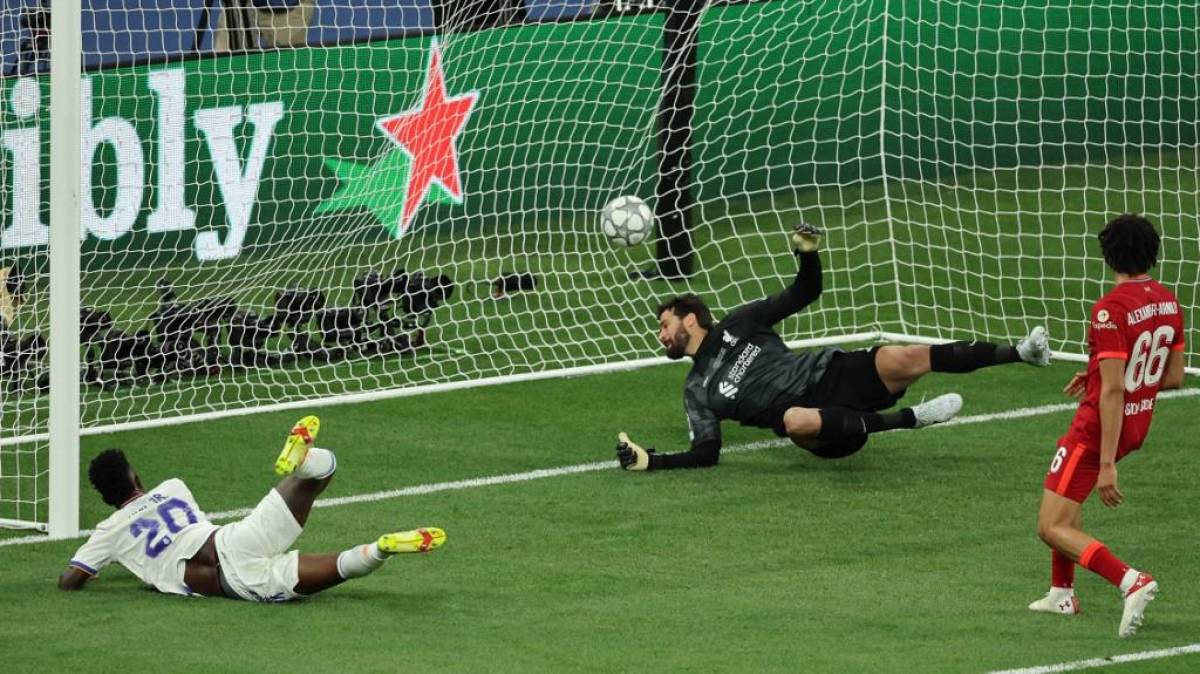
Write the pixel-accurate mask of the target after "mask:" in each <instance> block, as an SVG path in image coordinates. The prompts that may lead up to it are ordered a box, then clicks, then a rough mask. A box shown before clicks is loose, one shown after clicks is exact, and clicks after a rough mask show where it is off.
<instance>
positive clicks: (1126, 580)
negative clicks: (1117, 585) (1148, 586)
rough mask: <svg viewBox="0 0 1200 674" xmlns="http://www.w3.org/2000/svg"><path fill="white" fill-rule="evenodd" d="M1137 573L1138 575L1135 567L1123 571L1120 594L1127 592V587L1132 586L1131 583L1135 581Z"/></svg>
mask: <svg viewBox="0 0 1200 674" xmlns="http://www.w3.org/2000/svg"><path fill="white" fill-rule="evenodd" d="M1138 575H1139V572H1138V570H1137V569H1134V568H1130V569H1129V570H1128V571H1126V572H1125V575H1124V576H1121V593H1122V594H1124V593H1126V592H1128V591H1129V588H1131V587H1133V584H1134V583H1136V582H1137V579H1138Z"/></svg>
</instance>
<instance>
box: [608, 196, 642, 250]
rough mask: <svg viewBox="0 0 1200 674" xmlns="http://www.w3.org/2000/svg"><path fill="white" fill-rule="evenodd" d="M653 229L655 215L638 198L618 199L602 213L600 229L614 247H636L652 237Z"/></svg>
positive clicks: (611, 202)
mask: <svg viewBox="0 0 1200 674" xmlns="http://www.w3.org/2000/svg"><path fill="white" fill-rule="evenodd" d="M653 228H654V214H653V213H651V212H650V207H649V206H647V205H646V202H644V201H642V200H641V199H639V198H637V197H633V196H624V197H617V198H616V199H613V200H612V201H610V202H608V204H606V205H605V206H604V210H603V211H601V212H600V229H601V230H603V231H604V236H607V237H608V241H609V243H611V244H612V245H614V246H622V247H624V246H636V245H638V244H639V243H641V242H643V241H645V240H646V237H648V236H650V230H651V229H653Z"/></svg>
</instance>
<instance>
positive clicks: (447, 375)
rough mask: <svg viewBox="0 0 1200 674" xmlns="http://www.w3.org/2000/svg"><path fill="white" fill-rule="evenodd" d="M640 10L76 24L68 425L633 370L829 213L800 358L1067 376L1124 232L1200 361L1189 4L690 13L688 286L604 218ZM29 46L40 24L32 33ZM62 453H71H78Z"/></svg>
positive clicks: (12, 403)
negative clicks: (980, 343) (909, 351)
mask: <svg viewBox="0 0 1200 674" xmlns="http://www.w3.org/2000/svg"><path fill="white" fill-rule="evenodd" d="M674 6H675V4H674V3H673V2H670V1H665V2H663V1H655V0H633V1H632V2H613V3H608V2H602V3H597V2H595V1H594V0H525V1H523V2H522V1H517V0H513V1H501V0H475V1H473V2H467V1H464V2H457V3H455V2H451V3H433V4H430V3H426V2H423V1H422V0H370V1H366V0H362V1H360V0H223V1H221V2H209V3H201V2H190V1H187V0H170V1H169V2H153V3H151V2H144V3H136V2H135V3H126V4H125V6H123V7H120V8H117V7H116V6H115V5H110V4H108V3H104V4H101V3H96V4H94V5H90V6H89V4H88V3H85V6H84V12H83V24H84V38H83V44H84V61H85V72H84V73H83V76H82V77H81V98H82V101H83V105H82V110H81V114H80V134H81V143H82V155H83V158H84V162H83V167H82V171H81V182H80V186H81V191H82V200H83V204H82V216H81V217H82V230H83V231H82V233H81V234H82V237H83V244H82V246H83V252H82V259H81V268H82V278H81V284H82V306H81V307H80V310H81V350H82V353H83V354H84V355H83V361H84V372H83V373H81V381H82V384H81V386H82V401H81V402H82V418H81V425H82V427H83V429H84V430H83V432H84V433H96V432H100V431H105V430H114V429H120V428H130V427H142V426H148V425H154V424H168V423H181V422H184V421H187V420H192V419H196V418H201V417H211V416H222V415H234V414H245V413H250V412H254V411H262V410H270V409H280V408H286V407H289V406H302V405H305V404H307V403H308V402H310V401H313V400H316V399H322V400H341V401H356V400H367V399H371V398H377V397H385V396H394V395H406V394H411V393H414V392H419V391H426V390H430V389H434V388H439V387H440V388H445V387H456V386H474V385H481V384H486V383H493V382H498V381H509V380H512V379H514V378H522V377H543V376H559V375H561V374H563V373H564V372H578V371H581V370H587V369H605V368H618V367H628V366H630V365H636V364H641V363H644V362H650V361H648V360H647V359H652V358H655V357H656V356H658V355H659V353H660V348H659V347H658V345H657V343H656V341H655V330H656V321H655V317H654V316H653V309H652V308H653V306H654V304H655V303H656V302H657V301H659V300H661V299H662V298H663V297H665V296H669V295H671V294H675V293H680V292H685V291H694V292H697V293H700V294H701V295H703V296H705V297H706V298H707V299H708V300H709V301H710V303H711V305H712V306H713V307H714V310H715V311H716V313H717V314H718V315H719V314H721V313H723V312H724V311H727V310H729V309H731V308H733V307H734V306H736V305H738V304H740V303H742V302H746V301H750V300H753V299H757V298H759V297H762V296H763V295H765V294H767V293H771V292H775V291H777V290H778V289H779V288H780V287H781V286H782V285H783V284H784V283H786V282H788V280H789V279H790V277H791V276H792V275H793V274H794V271H795V267H794V261H793V258H792V257H791V256H790V255H789V254H788V253H787V232H788V231H789V229H790V227H791V225H792V224H793V223H794V222H796V221H797V220H801V219H803V220H806V221H809V222H812V223H814V224H818V225H820V226H823V227H825V228H826V229H827V230H828V232H829V234H828V237H827V251H828V252H827V253H825V254H824V262H825V267H826V276H825V286H826V288H827V291H826V294H825V296H824V297H823V298H822V300H821V302H820V303H819V304H817V305H816V306H814V307H812V308H810V309H809V310H807V311H805V312H804V313H803V314H802V315H800V316H798V317H795V318H791V319H788V320H787V321H785V322H784V323H783V324H782V325H781V330H782V332H783V333H784V334H785V336H786V337H787V338H789V339H792V340H797V343H798V344H801V345H803V344H809V345H812V344H817V343H828V342H832V341H844V340H847V339H859V340H864V339H898V338H905V339H915V340H941V339H951V338H972V337H975V338H980V339H994V340H1014V339H1017V338H1019V337H1021V336H1023V335H1024V334H1025V333H1026V332H1027V331H1028V329H1029V328H1031V327H1032V326H1034V325H1038V324H1045V325H1046V326H1047V327H1048V328H1049V330H1050V334H1051V337H1052V343H1053V346H1054V348H1055V350H1056V351H1060V352H1063V353H1066V354H1075V355H1079V354H1081V353H1082V350H1083V348H1084V347H1083V344H1082V340H1083V336H1084V327H1085V325H1084V320H1085V319H1086V312H1087V309H1088V306H1089V303H1090V302H1091V301H1092V300H1094V299H1095V298H1096V297H1098V296H1099V295H1100V294H1101V293H1102V292H1103V289H1104V287H1105V283H1106V273H1105V270H1104V267H1103V263H1102V261H1101V260H1100V259H1099V257H1098V253H1097V249H1096V245H1095V242H1094V235H1095V232H1096V231H1097V229H1098V227H1099V226H1101V225H1102V223H1103V222H1104V221H1105V220H1107V219H1108V218H1109V217H1111V216H1112V215H1114V214H1116V213H1119V212H1122V211H1137V212H1141V213H1145V214H1147V215H1149V216H1150V217H1151V219H1152V220H1153V221H1154V222H1155V223H1156V224H1157V225H1158V227H1159V228H1160V231H1161V232H1162V234H1163V236H1164V247H1163V255H1162V258H1163V262H1162V264H1161V265H1160V267H1159V268H1158V270H1157V274H1158V275H1159V277H1160V278H1161V279H1162V280H1164V281H1165V282H1167V283H1168V284H1170V285H1172V286H1173V287H1175V288H1176V290H1177V291H1178V294H1179V296H1180V300H1181V303H1182V304H1183V306H1185V307H1188V308H1189V309H1188V311H1189V313H1188V314H1187V315H1186V316H1185V322H1186V324H1187V325H1188V326H1189V330H1190V333H1189V335H1188V339H1187V342H1188V345H1189V346H1188V349H1189V351H1188V365H1189V366H1195V365H1197V361H1196V355H1195V354H1196V347H1195V346H1194V345H1195V344H1197V343H1198V341H1200V340H1197V337H1198V336H1200V335H1197V333H1196V331H1195V325H1196V319H1197V318H1198V317H1197V316H1196V315H1195V312H1194V310H1193V309H1191V308H1192V307H1195V306H1196V305H1197V300H1198V299H1200V298H1198V297H1197V288H1198V287H1200V229H1198V227H1197V224H1196V219H1195V218H1196V215H1195V214H1196V213H1197V212H1198V206H1200V204H1197V195H1198V194H1200V186H1198V184H1197V170H1196V163H1197V154H1196V141H1197V133H1198V131H1200V125H1198V123H1197V120H1198V119H1200V109H1198V106H1197V96H1198V93H1197V84H1198V81H1197V70H1198V68H1200V65H1198V64H1200V51H1198V47H1197V38H1198V37H1200V36H1198V30H1197V25H1198V23H1200V17H1198V16H1197V3H1196V2H1195V1H1194V0H1193V1H1191V2H1187V1H1185V2H1179V3H1170V4H1163V3H1148V2H1127V3H1119V6H1116V5H1112V6H1109V5H1105V6H1099V5H1095V4H1092V3H1082V2H1069V1H1066V0H1048V1H1047V2H1042V3H1032V4H1031V3H1027V2H1018V1H1017V0H999V1H993V2H984V3H980V4H979V5H978V6H971V7H967V6H965V5H964V4H963V3H958V2H948V1H936V2H920V3H912V2H895V1H892V2H888V1H887V0H857V1H850V2H847V1H837V2H834V1H832V0H828V1H816V2H789V1H785V0H773V1H766V2H752V3H723V2H713V3H711V4H709V5H708V6H707V7H704V8H703V14H702V18H701V20H700V23H699V28H698V31H696V33H695V35H694V36H693V37H694V40H695V43H696V46H697V63H696V67H695V71H694V76H695V87H694V97H695V99H694V106H695V109H694V115H693V117H692V120H691V125H690V140H691V142H690V173H691V180H692V186H691V190H692V194H693V196H694V198H695V202H696V204H695V207H694V209H693V211H692V227H691V230H690V237H691V241H692V245H693V246H694V273H693V274H692V275H691V276H689V277H688V278H687V279H686V280H684V281H678V282H666V281H653V280H631V279H630V278H629V276H628V273H629V272H630V271H631V270H633V269H644V268H647V267H650V266H652V265H653V264H654V261H655V254H656V253H655V246H654V244H653V243H651V244H650V245H642V246H639V247H634V248H628V249H624V248H623V249H617V248H613V247H612V246H610V245H609V243H608V242H607V241H606V240H605V239H604V237H603V236H602V234H601V233H600V228H599V223H598V219H597V215H598V212H599V210H600V208H601V207H602V206H603V204H605V203H606V202H608V201H609V200H610V199H612V198H613V197H615V196H619V195H623V194H630V195H637V196H640V197H642V198H643V199H646V200H647V201H650V202H651V203H653V202H654V201H655V199H656V196H657V195H656V190H657V189H658V188H657V185H658V171H659V152H658V141H657V139H658V135H657V134H658V125H659V120H660V114H659V110H658V107H659V102H660V98H661V96H662V93H663V86H662V82H663V80H664V77H665V73H664V72H663V68H662V64H663V59H664V56H663V54H664V47H663V42H664V24H665V23H666V22H667V21H668V20H669V12H670V11H671V9H672V7H674ZM41 7H42V5H41V4H40V3H39V2H37V0H12V1H11V2H6V4H5V9H6V12H7V13H6V14H5V15H4V16H3V17H2V18H3V23H2V25H0V29H2V30H3V37H2V39H0V45H2V48H3V50H4V59H5V60H4V64H3V67H4V73H5V75H6V77H5V78H4V79H3V80H2V81H0V82H2V91H0V104H2V105H3V108H4V115H3V116H2V117H0V143H2V144H3V147H4V150H5V152H4V162H5V163H4V176H5V178H6V182H5V185H4V192H3V193H2V194H3V204H4V209H3V215H4V222H3V225H4V228H3V230H2V231H0V257H2V259H3V266H4V267H10V268H12V269H14V270H18V271H20V272H21V278H22V279H23V288H24V295H23V297H22V299H23V303H22V304H21V306H19V307H17V308H16V309H15V311H13V312H12V316H11V319H9V320H7V321H6V323H8V327H7V330H6V334H5V337H4V339H5V345H6V346H5V351H4V359H5V360H4V365H3V369H2V379H3V382H2V385H3V388H2V389H0V521H3V522H4V523H8V524H14V523H25V524H34V525H37V524H40V523H44V522H45V520H46V510H47V498H48V497H47V493H48V492H47V490H46V488H45V485H46V480H47V465H48V462H47V457H46V443H45V428H46V424H47V415H48V407H47V403H46V399H47V396H46V394H45V391H44V390H43V389H44V379H43V376H42V375H43V373H44V368H45V359H44V357H43V351H42V350H40V349H41V348H42V347H43V346H44V345H43V344H42V343H41V342H39V341H38V339H37V336H38V335H43V336H44V335H45V334H46V333H47V332H48V318H47V316H48V311H47V301H48V295H47V292H46V289H47V287H48V276H47V274H48V269H47V265H46V264H45V261H46V259H47V258H46V243H47V241H48V238H49V237H48V232H49V229H48V215H47V214H48V199H49V193H48V189H47V183H46V175H47V171H46V166H47V165H48V152H49V144H48V141H47V139H48V130H47V129H48V119H49V116H48V110H49V107H48V106H49V105H50V103H51V101H50V99H49V96H48V76H47V75H46V72H47V71H46V61H45V48H46V47H45V43H44V33H45V30H43V29H40V28H39V26H40V25H41V24H39V23H38V21H39V19H38V16H37V12H38V11H40V8H41ZM39 40H42V41H41V42H39ZM84 458H85V459H86V458H87V457H84Z"/></svg>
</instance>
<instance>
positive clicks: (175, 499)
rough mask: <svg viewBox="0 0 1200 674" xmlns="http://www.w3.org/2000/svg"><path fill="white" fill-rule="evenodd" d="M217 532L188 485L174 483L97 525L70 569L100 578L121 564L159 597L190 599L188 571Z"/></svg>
mask: <svg viewBox="0 0 1200 674" xmlns="http://www.w3.org/2000/svg"><path fill="white" fill-rule="evenodd" d="M216 530H217V526H216V525H215V524H213V523H211V522H209V521H208V518H207V517H205V515H204V512H203V511H201V510H200V506H198V505H196V499H195V497H193V496H192V492H191V490H190V489H188V488H187V485H186V484H184V483H183V480H178V479H170V480H167V481H166V482H163V483H162V484H160V485H158V486H157V487H155V488H153V489H150V490H148V491H147V492H146V493H145V494H143V495H142V496H139V497H138V498H136V499H134V500H133V501H130V502H129V503H127V504H125V506H124V507H122V508H121V509H120V510H118V511H117V512H115V513H113V514H112V515H110V516H109V517H108V518H107V519H105V520H104V521H103V522H101V523H100V524H98V525H96V530H95V531H94V532H93V533H92V535H91V537H90V538H88V540H87V542H86V543H84V544H83V546H82V547H80V548H79V551H78V552H76V553H75V556H74V557H72V558H71V566H74V567H75V568H78V569H82V570H83V571H85V572H87V573H90V574H92V575H95V574H97V573H99V572H100V570H101V569H103V568H104V567H105V566H108V564H109V563H110V562H117V563H118V564H120V565H121V566H123V567H125V568H126V569H129V571H130V572H131V573H133V575H135V576H137V577H138V578H140V579H141V580H142V582H144V583H148V584H150V585H153V586H154V587H156V588H158V590H159V591H160V592H168V593H172V594H187V595H190V594H193V592H192V591H191V590H190V589H189V588H188V586H187V584H185V583H184V582H183V570H184V566H185V564H186V562H187V560H188V559H190V558H191V557H192V555H194V554H196V551H197V550H199V549H200V547H201V546H203V545H204V542H205V541H207V540H208V537H209V536H210V535H212V533H213V532H214V531H216Z"/></svg>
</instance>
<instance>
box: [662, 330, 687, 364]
mask: <svg viewBox="0 0 1200 674" xmlns="http://www.w3.org/2000/svg"><path fill="white" fill-rule="evenodd" d="M687 345H688V333H687V330H684V329H683V328H680V329H679V331H678V332H676V333H675V334H674V335H672V337H671V343H670V344H669V345H667V358H670V359H671V360H679V359H680V358H683V357H684V356H685V355H687Z"/></svg>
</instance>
